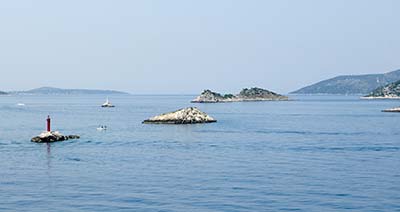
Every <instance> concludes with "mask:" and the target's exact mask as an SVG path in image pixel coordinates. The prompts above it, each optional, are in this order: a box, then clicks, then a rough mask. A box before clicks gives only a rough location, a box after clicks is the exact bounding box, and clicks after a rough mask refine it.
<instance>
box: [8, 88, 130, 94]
mask: <svg viewBox="0 0 400 212" xmlns="http://www.w3.org/2000/svg"><path fill="white" fill-rule="evenodd" d="M13 93H16V94H31V95H38V94H39V95H40V94H45V95H73V94H105V95H112V94H128V93H125V92H121V91H114V90H91V89H62V88H53V87H41V88H35V89H32V90H28V91H16V92H13Z"/></svg>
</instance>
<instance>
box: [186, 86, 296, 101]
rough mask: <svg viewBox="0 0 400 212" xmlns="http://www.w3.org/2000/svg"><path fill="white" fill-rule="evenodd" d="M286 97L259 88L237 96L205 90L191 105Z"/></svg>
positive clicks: (276, 99)
mask: <svg viewBox="0 0 400 212" xmlns="http://www.w3.org/2000/svg"><path fill="white" fill-rule="evenodd" d="M282 100H289V98H288V97H286V96H283V95H280V94H277V93H274V92H272V91H269V90H265V89H261V88H250V89H248V88H245V89H243V90H242V91H241V92H240V93H239V94H238V95H233V94H225V95H221V94H219V93H216V92H212V91H210V90H205V91H203V92H202V93H201V95H200V96H198V97H197V98H196V99H194V100H192V101H191V102H192V103H220V102H222V103H223V102H244V101H282Z"/></svg>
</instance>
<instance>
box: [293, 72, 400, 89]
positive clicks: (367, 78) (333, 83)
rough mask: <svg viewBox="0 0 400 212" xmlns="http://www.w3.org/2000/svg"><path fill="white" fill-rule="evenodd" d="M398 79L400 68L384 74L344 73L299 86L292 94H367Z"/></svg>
mask: <svg viewBox="0 0 400 212" xmlns="http://www.w3.org/2000/svg"><path fill="white" fill-rule="evenodd" d="M397 80H400V70H396V71H392V72H389V73H385V74H367V75H345V76H338V77H335V78H332V79H328V80H324V81H321V82H318V83H316V84H313V85H310V86H307V87H304V88H301V89H299V90H297V91H294V92H292V93H293V94H368V93H370V92H371V91H373V90H375V89H377V88H378V87H382V86H385V85H387V84H389V83H392V82H395V81H397Z"/></svg>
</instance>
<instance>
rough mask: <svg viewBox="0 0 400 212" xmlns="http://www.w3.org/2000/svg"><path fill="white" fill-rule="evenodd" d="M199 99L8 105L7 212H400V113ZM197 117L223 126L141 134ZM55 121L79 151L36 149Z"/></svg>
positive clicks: (83, 99) (316, 101)
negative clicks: (163, 117)
mask: <svg viewBox="0 0 400 212" xmlns="http://www.w3.org/2000/svg"><path fill="white" fill-rule="evenodd" d="M193 98H194V96H155V95H153V96H150V95H149V96H135V95H125V96H110V100H111V101H112V102H113V103H114V104H115V105H116V107H115V108H100V107H99V105H100V104H101V103H103V102H104V99H105V97H104V96H102V95H78V96H2V97H1V98H0V117H1V119H2V121H1V122H0V168H1V171H0V211H117V210H119V211H185V212H186V211H278V210H279V211H316V212H321V211H364V212H365V211H400V192H399V191H400V169H399V167H400V139H399V138H400V129H399V127H398V123H399V115H400V114H395V113H382V112H380V111H381V110H382V109H385V108H391V107H394V106H398V104H399V102H398V101H389V100H379V101H362V100H359V99H358V97H356V96H293V97H292V98H293V99H295V101H283V102H243V103H227V104H191V103H189V101H190V100H191V99H193ZM17 103H24V104H25V106H17ZM191 105H195V106H197V107H199V108H200V109H201V110H202V111H204V112H207V113H208V114H209V115H211V116H213V117H214V118H216V119H217V120H218V122H217V123H212V124H203V125H179V126H178V125H143V124H141V121H142V120H144V119H146V118H149V117H151V116H153V115H157V114H159V113H164V112H168V111H173V110H176V109H178V108H179V107H185V106H191ZM48 114H49V115H51V117H52V122H53V129H54V130H59V131H61V132H62V133H64V134H79V135H81V139H79V140H69V141H65V142H59V143H52V144H37V143H32V142H30V138H31V137H33V136H35V135H37V134H39V133H40V132H41V131H43V130H44V128H45V118H46V116H47V115H48ZM98 125H107V126H108V130H107V131H105V132H98V131H96V127H98Z"/></svg>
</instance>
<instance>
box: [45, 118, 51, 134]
mask: <svg viewBox="0 0 400 212" xmlns="http://www.w3.org/2000/svg"><path fill="white" fill-rule="evenodd" d="M46 121H47V132H50V131H51V129H50V116H47V119H46Z"/></svg>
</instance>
